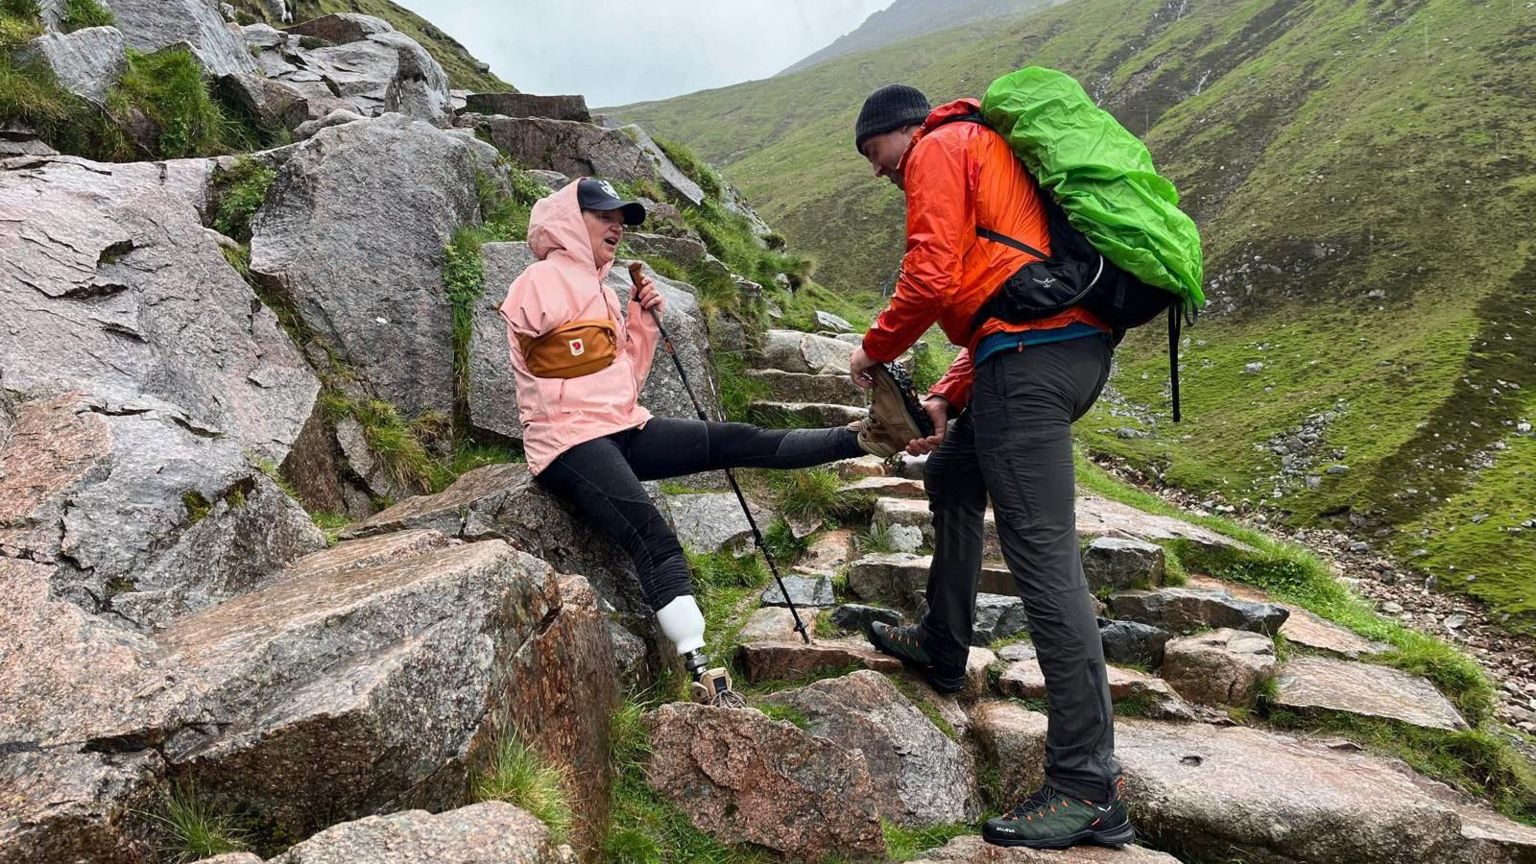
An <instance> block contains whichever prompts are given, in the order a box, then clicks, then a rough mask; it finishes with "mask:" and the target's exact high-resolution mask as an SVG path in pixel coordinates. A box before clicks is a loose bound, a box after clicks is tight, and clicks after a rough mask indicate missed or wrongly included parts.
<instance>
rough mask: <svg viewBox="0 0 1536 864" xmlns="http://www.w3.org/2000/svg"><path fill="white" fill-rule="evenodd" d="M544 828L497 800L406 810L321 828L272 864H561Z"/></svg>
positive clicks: (541, 823) (539, 823)
mask: <svg viewBox="0 0 1536 864" xmlns="http://www.w3.org/2000/svg"><path fill="white" fill-rule="evenodd" d="M561 860H562V859H561V856H560V855H559V854H558V853H557V852H556V850H555V848H554V847H553V846H552V845H551V844H550V842H549V829H548V828H546V827H545V826H544V823H543V822H540V821H539V820H538V819H535V818H534V817H533V816H532V815H530V814H529V813H528V812H526V811H524V810H519V809H518V808H516V807H514V806H512V805H511V804H505V803H502V802H500V801H486V802H484V803H481V804H471V805H470V806H468V807H461V808H459V809H458V810H449V811H448V812H446V813H438V814H436V815H433V814H431V813H428V812H426V811H424V810H407V811H404V812H401V813H391V814H389V815H388V816H369V817H367V818H366V819H359V820H357V821H356V822H345V823H343V824H341V825H336V826H333V827H331V828H327V829H326V830H324V831H321V832H320V833H319V834H316V835H315V836H313V837H311V838H309V839H308V840H305V841H304V842H302V843H300V844H298V845H297V846H293V847H291V848H290V849H289V850H288V851H287V852H284V853H283V854H282V855H279V856H277V857H276V858H273V859H272V861H271V864H356V862H363V861H367V862H371V864H427V862H432V864H482V862H490V861H495V862H498V864H560V862H561Z"/></svg>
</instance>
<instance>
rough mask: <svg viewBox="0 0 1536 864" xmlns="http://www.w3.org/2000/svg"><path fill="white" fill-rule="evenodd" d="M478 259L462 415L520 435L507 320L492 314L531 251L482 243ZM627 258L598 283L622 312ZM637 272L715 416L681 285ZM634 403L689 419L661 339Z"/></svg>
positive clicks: (691, 307) (697, 331)
mask: <svg viewBox="0 0 1536 864" xmlns="http://www.w3.org/2000/svg"><path fill="white" fill-rule="evenodd" d="M481 255H482V256H483V258H484V261H485V286H486V287H485V296H484V297H483V298H481V299H480V300H478V301H476V302H475V304H474V308H473V315H474V318H473V323H472V327H473V330H472V332H471V335H470V342H469V421H470V425H471V426H472V427H473V428H475V429H477V430H481V431H484V432H490V433H494V434H496V435H500V436H502V437H504V438H509V439H512V440H514V441H521V440H522V438H523V424H522V421H521V419H519V417H518V413H517V381H516V379H515V378H514V377H513V374H512V366H511V361H510V359H509V358H508V352H509V351H510V350H511V345H510V343H509V342H508V341H507V324H506V322H505V321H504V320H502V318H501V314H500V312H499V309H500V306H501V303H502V301H503V300H504V299H506V296H507V290H508V289H509V288H510V287H511V285H512V281H513V280H514V279H516V278H517V277H518V276H520V275H521V274H522V272H523V271H524V270H526V269H528V268H529V267H530V266H532V264H533V262H534V257H533V253H532V252H531V251H530V250H529V248H528V244H527V243H522V242H517V243H487V244H486V245H485V246H483V247H482V248H481ZM627 263H628V262H625V261H619V262H616V263H615V264H614V267H613V269H612V270H611V271H610V272H609V274H608V279H607V282H606V284H607V285H608V287H610V288H612V289H613V291H614V293H616V294H617V295H618V297H619V308H620V309H623V310H625V311H626V312H627V310H628V308H629V294H630V292H631V291H633V290H634V289H633V287H632V286H631V285H630V281H629V270H628V269H627V267H626V264H627ZM645 273H646V275H647V276H649V277H650V278H652V279H654V280H655V281H656V284H657V286H658V287H659V288H660V289H661V296H662V297H663V298H664V299H665V300H666V307H665V309H664V310H663V312H662V326H663V327H665V328H666V329H667V333H668V334H669V335H671V337H672V342H673V345H674V346H675V347H676V348H677V352H678V358H679V359H680V360H682V362H683V369H684V370H685V371H686V372H687V373H688V381H689V383H691V384H692V385H693V392H694V394H695V395H696V396H698V398H699V402H700V403H701V404H703V405H704V409H705V411H707V412H708V413H709V416H711V417H718V416H719V412H720V402H719V398H718V396H717V395H716V387H715V386H714V383H713V379H714V364H713V360H712V359H711V357H710V350H709V331H708V328H707V327H706V325H705V323H704V317H703V315H702V313H701V312H700V311H699V304H698V301H697V300H695V299H694V296H693V289H692V287H691V286H689V285H687V283H683V282H673V281H671V280H668V279H665V278H663V277H661V276H660V275H658V274H657V273H656V272H655V271H653V270H651V269H650V267H649V266H647V267H646V270H645ZM640 404H641V405H643V406H645V407H646V408H647V409H648V410H650V412H651V413H653V414H655V415H657V416H659V417H684V418H696V417H698V412H696V411H695V410H694V408H693V402H692V401H691V400H689V398H688V393H687V391H685V390H684V389H683V384H682V381H681V379H679V378H678V375H677V370H676V369H675V368H674V367H673V365H672V359H671V357H669V356H668V355H667V353H666V346H665V345H657V346H656V354H655V356H654V357H653V358H652V359H651V371H650V375H649V376H648V377H647V378H646V383H645V387H644V388H642V389H641V391H640Z"/></svg>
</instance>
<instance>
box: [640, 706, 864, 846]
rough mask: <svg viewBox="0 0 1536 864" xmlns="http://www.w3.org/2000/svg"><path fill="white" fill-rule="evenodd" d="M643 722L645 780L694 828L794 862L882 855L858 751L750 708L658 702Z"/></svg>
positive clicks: (727, 841)
mask: <svg viewBox="0 0 1536 864" xmlns="http://www.w3.org/2000/svg"><path fill="white" fill-rule="evenodd" d="M649 722H650V727H651V736H650V742H651V755H650V761H649V762H648V763H647V766H646V780H647V781H648V782H649V783H650V785H651V788H653V789H655V790H656V791H657V792H658V793H660V794H661V796H662V797H664V798H666V799H667V800H669V801H671V802H672V803H673V804H674V805H676V806H677V807H679V808H680V809H682V811H683V812H684V813H685V814H686V815H687V816H688V820H689V821H690V822H691V823H693V826H694V827H695V828H698V829H699V830H700V831H703V832H705V833H706V834H709V835H710V836H712V837H714V838H715V839H717V840H720V841H721V842H724V843H732V844H735V843H751V844H753V845H756V846H761V847H763V848H766V849H768V850H770V851H772V852H774V853H776V854H778V855H781V856H784V857H787V858H792V859H802V860H811V861H816V860H820V859H822V858H825V857H827V856H829V855H834V854H843V855H847V856H855V857H863V856H873V855H879V854H881V853H883V852H884V851H885V838H884V836H883V835H882V833H881V828H880V811H879V805H878V801H879V797H878V795H877V793H876V791H875V789H874V785H873V783H872V782H871V779H870V776H869V772H868V771H867V770H866V768H865V763H864V759H863V758H862V757H861V756H860V755H859V754H856V753H850V752H849V751H847V750H844V749H843V748H842V747H840V746H838V745H837V744H835V743H833V742H832V741H830V740H828V739H826V738H821V737H817V736H814V735H812V734H810V733H808V732H805V731H803V730H801V729H797V728H796V727H794V726H793V725H791V724H789V723H784V722H775V721H772V720H769V719H768V718H767V717H765V716H763V714H762V713H761V712H759V711H756V710H752V709H746V710H738V711H722V710H719V709H715V708H708V707H704V706H701V705H684V704H672V705H664V706H662V707H661V708H659V709H657V710H656V711H654V712H652V714H651V715H649Z"/></svg>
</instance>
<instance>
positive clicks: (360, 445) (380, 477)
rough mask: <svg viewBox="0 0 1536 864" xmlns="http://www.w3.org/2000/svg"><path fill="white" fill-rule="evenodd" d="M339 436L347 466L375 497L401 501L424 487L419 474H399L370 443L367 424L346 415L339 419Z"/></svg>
mask: <svg viewBox="0 0 1536 864" xmlns="http://www.w3.org/2000/svg"><path fill="white" fill-rule="evenodd" d="M335 438H336V447H337V448H338V449H339V450H340V451H341V456H342V458H344V459H345V460H346V464H347V467H349V468H351V469H352V473H353V474H355V475H357V477H358V479H359V480H361V481H362V486H363V491H365V492H367V493H368V495H369V496H370V497H371V498H383V499H385V500H388V501H400V500H403V499H405V498H409V497H411V496H412V495H415V494H416V493H417V492H419V491H421V490H420V489H418V488H417V483H418V480H417V479H416V478H414V477H399V476H396V472H394V471H392V470H391V466H390V464H389V463H387V462H385V461H384V460H383V459H380V458H379V455H378V454H377V453H375V452H374V449H373V447H372V445H370V444H369V443H368V436H367V434H366V433H365V432H364V431H363V424H361V423H359V422H357V421H356V420H354V419H352V418H351V417H343V418H341V419H340V420H337V421H336V434H335ZM369 515H371V514H369Z"/></svg>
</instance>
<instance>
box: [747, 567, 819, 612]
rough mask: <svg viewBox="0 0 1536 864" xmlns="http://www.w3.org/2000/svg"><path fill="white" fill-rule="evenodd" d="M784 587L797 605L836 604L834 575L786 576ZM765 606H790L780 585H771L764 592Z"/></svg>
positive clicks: (817, 605)
mask: <svg viewBox="0 0 1536 864" xmlns="http://www.w3.org/2000/svg"><path fill="white" fill-rule="evenodd" d="M782 578H783V579H784V588H785V589H786V590H787V591H788V592H789V602H792V603H794V604H795V605H796V606H797V607H800V608H802V609H804V608H817V607H825V606H834V605H836V604H837V597H836V596H834V595H833V593H832V577H831V576H828V575H826V574H822V575H821V576H784V577H782ZM763 605H764V606H788V605H789V603H787V602H785V600H784V592H783V591H780V590H779V586H778V585H770V586H768V589H767V590H765V591H764V592H763Z"/></svg>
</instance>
